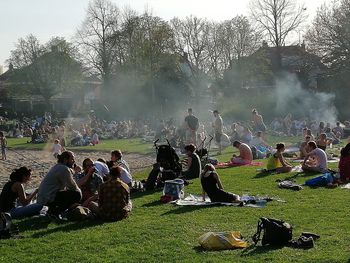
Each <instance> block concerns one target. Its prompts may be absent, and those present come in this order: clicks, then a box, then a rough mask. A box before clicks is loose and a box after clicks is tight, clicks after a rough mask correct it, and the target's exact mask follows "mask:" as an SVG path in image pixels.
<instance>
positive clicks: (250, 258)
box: [0, 143, 350, 263]
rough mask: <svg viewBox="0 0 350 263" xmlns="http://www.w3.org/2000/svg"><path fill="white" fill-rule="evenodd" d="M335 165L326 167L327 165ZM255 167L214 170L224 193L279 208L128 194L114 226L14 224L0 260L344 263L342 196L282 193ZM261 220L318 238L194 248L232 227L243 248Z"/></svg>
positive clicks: (349, 227)
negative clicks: (125, 212)
mask: <svg viewBox="0 0 350 263" xmlns="http://www.w3.org/2000/svg"><path fill="white" fill-rule="evenodd" d="M135 144H136V145H137V143H135ZM95 147H96V146H95ZM135 147H136V146H135ZM121 148H122V147H121ZM122 149H123V148H122ZM232 152H233V149H232V147H228V148H227V149H226V150H225V151H224V154H223V155H221V156H218V158H219V160H221V161H224V160H227V159H228V158H229V157H230V156H231V155H232ZM336 165H337V164H331V168H336ZM257 168H259V167H236V168H229V169H221V170H218V172H219V174H220V176H221V179H222V182H223V185H224V188H225V189H226V190H227V191H230V192H233V193H236V194H240V195H242V194H248V193H249V194H251V195H260V196H266V195H268V196H270V197H275V198H280V199H282V200H284V201H286V202H285V203H282V202H277V201H272V202H270V203H268V204H267V206H266V207H265V208H246V207H243V208H240V207H226V206H225V207H224V206H223V207H211V208H203V207H178V206H173V205H171V204H162V203H160V202H159V198H160V196H161V195H162V193H161V191H158V192H149V193H148V192H147V193H135V194H133V195H132V200H133V205H134V208H133V211H132V213H131V215H130V217H129V218H128V219H127V220H124V221H121V222H116V223H105V224H101V223H100V222H88V221H87V222H78V223H75V222H70V223H64V224H59V225H57V224H54V223H50V222H48V221H47V220H45V219H43V218H32V219H26V220H22V221H18V222H17V223H18V224H19V227H20V231H21V233H20V234H22V235H23V236H24V239H19V240H1V241H0V246H1V253H0V262H259V263H260V262H349V258H350V255H349V244H350V238H349V236H350V220H349V219H348V214H349V212H348V207H349V204H348V203H349V197H350V191H349V190H345V189H340V188H336V189H327V188H316V189H311V188H307V187H305V188H304V189H303V190H301V191H299V192H294V191H289V190H282V189H279V188H278V187H277V183H276V182H275V181H276V179H282V178H285V177H286V176H287V175H286V174H285V175H283V174H281V175H268V176H259V175H257V171H256V169H257ZM148 173H149V169H148V170H145V171H143V172H140V173H138V174H135V175H134V176H135V177H136V178H137V179H144V178H146V177H147V176H148ZM312 176H313V175H306V174H300V175H299V176H297V177H296V181H297V182H298V183H303V182H305V180H307V179H309V178H311V177H312ZM185 192H186V194H190V193H192V194H199V193H200V192H201V188H200V183H199V180H198V179H196V180H193V183H192V184H190V185H189V186H187V187H186V188H185ZM261 216H267V217H274V218H279V219H283V220H285V221H287V222H289V223H291V224H292V225H293V227H294V237H297V236H298V235H300V233H301V232H303V231H308V232H314V233H317V234H319V235H320V236H321V239H320V240H318V241H317V242H316V247H315V248H313V249H310V250H299V249H292V248H288V247H285V248H281V249H269V248H260V247H258V248H254V247H250V248H248V249H245V250H228V251H216V252H206V251H203V250H202V249H200V248H199V244H198V237H199V236H200V235H202V234H203V233H205V232H207V231H229V230H238V231H241V233H242V235H243V236H244V237H245V238H246V239H247V240H248V241H249V242H250V243H251V239H250V237H251V236H252V235H253V234H254V233H255V231H256V224H257V221H258V218H259V217H261Z"/></svg>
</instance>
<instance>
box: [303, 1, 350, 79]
mask: <svg viewBox="0 0 350 263" xmlns="http://www.w3.org/2000/svg"><path fill="white" fill-rule="evenodd" d="M349 29H350V1H349V0H341V1H336V2H333V4H332V6H327V5H322V6H321V7H320V8H319V9H318V11H317V14H316V17H315V19H314V21H313V23H312V26H311V27H310V29H309V30H308V31H307V33H306V36H305V38H306V40H307V46H308V49H309V50H310V51H311V52H313V53H314V54H317V55H318V56H320V57H321V58H322V59H323V62H324V63H326V64H327V65H329V66H330V67H331V68H332V69H333V72H334V73H336V72H339V71H342V70H343V69H347V70H350V30H349Z"/></svg>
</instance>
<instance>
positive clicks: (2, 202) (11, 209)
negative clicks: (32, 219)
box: [0, 166, 43, 218]
mask: <svg viewBox="0 0 350 263" xmlns="http://www.w3.org/2000/svg"><path fill="white" fill-rule="evenodd" d="M31 174H32V171H31V170H30V169H28V168H27V167H25V166H23V167H21V168H19V169H15V170H13V172H12V173H11V175H10V181H8V182H7V183H6V184H5V185H4V187H3V189H2V192H1V194H0V212H8V213H10V215H11V217H12V218H22V217H27V216H33V215H37V214H39V213H40V211H41V209H42V208H43V206H42V205H40V204H36V203H32V204H31V202H32V200H33V199H34V198H35V196H36V194H37V193H38V190H35V191H34V192H33V193H32V194H30V195H26V193H25V191H24V186H23V185H24V184H25V183H27V182H28V181H29V180H30V178H31ZM16 201H18V203H20V205H16Z"/></svg>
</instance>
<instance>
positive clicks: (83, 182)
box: [73, 158, 103, 206]
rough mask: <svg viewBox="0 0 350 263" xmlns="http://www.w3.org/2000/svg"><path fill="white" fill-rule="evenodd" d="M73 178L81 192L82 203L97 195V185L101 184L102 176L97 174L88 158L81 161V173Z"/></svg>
mask: <svg viewBox="0 0 350 263" xmlns="http://www.w3.org/2000/svg"><path fill="white" fill-rule="evenodd" d="M73 178H74V180H75V182H76V183H77V185H78V186H79V188H80V190H81V193H82V199H81V202H82V203H83V202H84V201H86V200H87V199H89V198H90V197H91V196H93V195H95V194H97V189H98V187H99V185H100V184H102V183H103V178H102V176H101V175H99V174H98V173H97V171H96V168H95V165H94V163H93V161H92V160H91V159H90V158H86V159H85V160H84V161H83V171H82V172H80V173H78V174H76V175H74V176H73ZM83 206H84V203H83Z"/></svg>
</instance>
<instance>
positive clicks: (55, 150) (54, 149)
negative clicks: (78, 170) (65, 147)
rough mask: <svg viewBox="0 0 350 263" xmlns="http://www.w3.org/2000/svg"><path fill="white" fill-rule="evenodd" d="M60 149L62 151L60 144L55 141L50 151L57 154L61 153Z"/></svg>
mask: <svg viewBox="0 0 350 263" xmlns="http://www.w3.org/2000/svg"><path fill="white" fill-rule="evenodd" d="M61 151H62V146H61V144H59V143H57V144H56V143H55V144H54V145H53V148H52V152H53V153H57V154H61Z"/></svg>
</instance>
